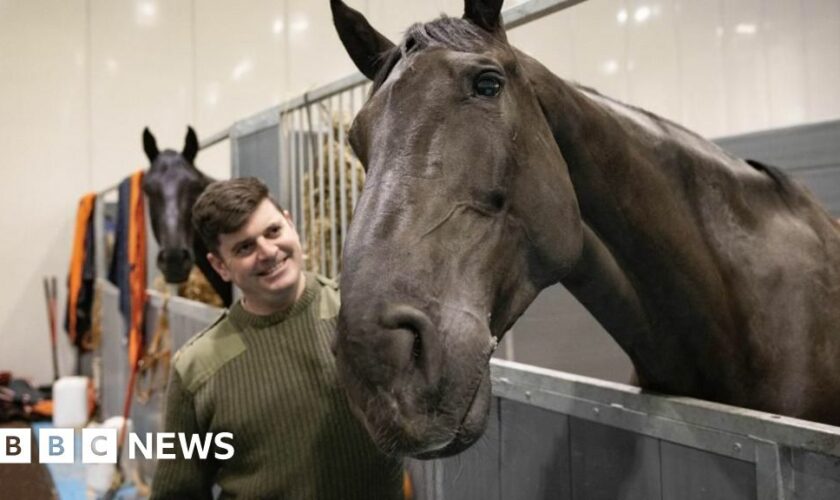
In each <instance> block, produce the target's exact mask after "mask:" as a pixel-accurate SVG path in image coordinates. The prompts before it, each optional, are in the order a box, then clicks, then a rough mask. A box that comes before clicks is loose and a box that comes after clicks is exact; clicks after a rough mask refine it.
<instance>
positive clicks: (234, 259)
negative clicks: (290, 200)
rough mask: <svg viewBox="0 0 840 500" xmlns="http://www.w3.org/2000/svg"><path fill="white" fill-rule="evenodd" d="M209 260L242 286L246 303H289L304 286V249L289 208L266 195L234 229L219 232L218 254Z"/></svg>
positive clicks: (217, 268)
mask: <svg viewBox="0 0 840 500" xmlns="http://www.w3.org/2000/svg"><path fill="white" fill-rule="evenodd" d="M209 260H210V263H211V264H212V265H213V267H214V268H215V269H216V271H217V272H218V273H219V275H220V276H221V277H222V278H223V279H224V280H225V281H232V282H233V284H234V285H236V286H238V287H239V288H240V289H241V290H242V295H243V297H244V300H245V302H246V303H247V304H249V305H251V306H259V307H261V308H266V307H268V308H276V307H278V306H279V307H287V306H289V305H291V304H292V303H294V301H295V300H297V298H298V296H299V294H300V292H302V289H303V286H302V285H303V276H302V270H303V250H302V249H301V246H300V238H299V237H298V234H297V231H296V230H295V226H294V224H293V223H292V220H291V217H290V216H289V214H288V212H285V213H283V212H280V210H278V209H277V207H275V206H274V204H273V203H272V202H271V200H268V199H265V200H263V201H262V202H260V204H259V205H257V208H256V209H255V210H254V212H253V213H252V214H251V216H250V217H249V218H248V220H247V221H246V222H245V225H244V226H242V228H241V229H239V230H238V231H236V232H235V233H226V234H220V235H219V255H218V256H217V255H214V254H212V253H211V254H209Z"/></svg>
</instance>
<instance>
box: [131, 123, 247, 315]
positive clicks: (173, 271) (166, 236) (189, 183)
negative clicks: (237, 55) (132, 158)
mask: <svg viewBox="0 0 840 500" xmlns="http://www.w3.org/2000/svg"><path fill="white" fill-rule="evenodd" d="M143 149H144V150H145V151H146V156H147V157H148V158H149V162H151V166H150V167H149V171H148V172H147V173H146V175H145V176H144V177H143V192H144V193H145V194H146V199H147V200H148V202H149V215H150V217H151V222H152V232H153V233H154V235H155V239H157V242H158V245H159V246H160V252H159V253H158V256H157V266H158V269H160V271H161V272H162V273H163V276H164V279H165V280H166V282H167V283H172V284H180V283H183V282H185V281H187V278H188V277H189V275H190V271H191V270H192V267H193V265H194V264H195V265H197V266H198V268H199V269H200V270H201V272H202V274H204V276H205V277H206V278H207V281H208V282H210V285H211V286H212V287H213V289H214V290H215V291H216V293H217V294H218V295H219V297H220V298H221V299H222V302H223V303H224V305H225V306H226V307H227V306H229V305H230V304H231V300H232V289H231V285H230V283H227V282H225V281H224V280H223V279H222V278H221V276H219V275H218V274H217V273H216V271H214V270H213V268H212V266H211V265H210V263H209V262H208V261H207V248H206V247H205V246H204V243H203V242H202V241H201V238H197V237H195V235H194V233H193V228H192V223H191V218H190V216H191V214H192V207H193V205H194V204H195V201H196V200H197V199H198V196H199V195H200V194H201V193H202V192H203V191H204V189H205V188H206V187H207V186H208V185H209V184H210V183H211V182H213V179H211V178H210V177H208V176H206V175H204V174H203V173H202V172H201V171H199V170H198V169H197V168H196V167H195V165H194V163H193V162H194V161H195V156H196V154H198V138H197V137H196V135H195V131H194V130H193V129H192V127H187V137H186V139H185V141H184V149H183V151H181V152H180V153H178V152H177V151H173V150H171V149H167V150H164V151H162V152H161V151H159V150H158V147H157V141H156V140H155V137H154V136H153V135H152V133H151V132H149V129H148V127H147V128H145V129H144V130H143Z"/></svg>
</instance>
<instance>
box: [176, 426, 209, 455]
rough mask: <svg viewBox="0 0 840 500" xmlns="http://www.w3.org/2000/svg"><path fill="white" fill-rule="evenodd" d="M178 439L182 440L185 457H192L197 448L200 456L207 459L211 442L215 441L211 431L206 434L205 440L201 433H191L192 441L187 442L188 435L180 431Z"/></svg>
mask: <svg viewBox="0 0 840 500" xmlns="http://www.w3.org/2000/svg"><path fill="white" fill-rule="evenodd" d="M178 440H179V441H180V442H181V451H182V452H184V458H187V459H191V458H192V456H193V453H195V450H196V449H197V450H198V458H200V459H202V460H207V454H208V453H209V452H210V444H211V443H212V442H213V434H212V433H209V432H208V433H207V434H205V435H204V441H203V442H202V441H201V436H200V435H199V434H191V435H190V442H189V444H187V435H186V434H185V433H183V432H180V433H178ZM202 446H203V448H202Z"/></svg>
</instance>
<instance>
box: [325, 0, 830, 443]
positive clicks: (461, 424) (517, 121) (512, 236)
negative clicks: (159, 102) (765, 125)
mask: <svg viewBox="0 0 840 500" xmlns="http://www.w3.org/2000/svg"><path fill="white" fill-rule="evenodd" d="M331 3H332V9H333V18H334V21H335V25H336V28H337V30H338V34H339V36H340V38H341V41H342V42H343V44H344V46H345V48H346V49H347V51H348V53H349V55H350V56H351V58H352V59H353V61H354V62H355V64H356V66H357V67H358V68H359V69H360V70H361V71H362V72H363V73H364V74H365V75H367V76H368V77H369V78H370V79H372V80H373V81H374V83H373V87H372V90H371V95H370V98H369V99H368V101H367V102H366V103H365V105H364V107H363V108H362V109H361V111H360V112H359V114H358V115H357V116H356V119H355V121H354V123H353V127H352V130H351V133H350V136H349V137H350V141H351V143H352V146H353V148H354V150H355V151H356V153H357V155H358V157H359V159H360V160H361V161H362V163H363V164H364V165H365V167H366V169H367V179H366V182H365V187H364V191H363V193H362V195H361V197H360V199H359V202H358V206H357V207H356V211H355V214H354V218H353V224H352V225H351V228H350V231H349V234H348V236H347V239H346V242H345V247H344V272H343V274H342V277H341V279H342V289H341V300H342V306H341V312H340V315H339V324H338V328H339V334H338V342H337V355H338V368H339V372H340V374H341V377H342V379H343V382H344V384H345V386H346V388H347V391H348V394H349V396H350V399H351V401H352V403H353V406H354V407H355V408H356V409H357V412H358V413H359V414H360V415H361V416H362V417H363V420H364V422H365V424H366V426H367V428H368V430H369V431H370V433H371V435H372V436H373V437H374V439H375V440H376V442H377V443H378V444H379V445H380V447H382V448H383V449H384V450H386V451H388V452H391V453H397V454H412V455H416V456H420V457H426V458H428V457H434V456H439V455H448V454H452V453H456V452H458V451H460V450H463V449H464V448H466V447H467V446H469V445H470V444H472V443H473V442H474V441H475V440H476V439H477V438H478V436H480V435H481V433H482V432H483V430H484V427H485V425H486V419H487V413H488V408H489V402H490V376H489V369H488V365H489V358H490V355H491V353H492V351H493V349H494V348H495V345H496V343H497V341H498V339H499V338H500V337H501V336H502V335H503V334H504V332H505V331H507V330H508V329H509V328H510V327H511V325H513V323H514V322H515V321H516V319H517V318H518V317H519V316H520V315H521V314H522V313H523V311H524V310H525V309H526V308H527V307H528V305H529V304H530V303H531V301H532V300H533V299H534V298H535V297H536V295H537V294H538V293H539V291H540V290H542V289H543V288H545V287H547V286H549V285H551V284H553V283H557V282H561V283H563V285H565V286H566V288H568V289H569V290H570V291H571V292H572V293H573V294H574V295H575V296H576V297H577V298H578V299H579V300H580V302H581V303H582V304H583V305H584V306H586V307H587V308H588V309H589V311H590V312H591V313H592V314H593V316H594V317H595V318H596V319H597V320H598V321H599V322H600V323H601V324H602V325H603V326H604V327H605V329H606V330H607V331H608V332H609V333H610V334H611V335H612V336H613V338H615V340H616V341H617V342H618V344H619V345H620V346H621V347H622V349H624V351H625V352H627V354H628V355H629V357H630V359H631V360H632V362H633V365H634V367H635V369H636V372H637V376H638V380H639V383H640V385H641V386H642V387H644V388H646V389H651V390H656V391H659V392H664V393H669V394H681V395H688V396H693V397H698V398H704V399H709V400H713V401H719V402H723V403H728V404H733V405H738V406H743V407H747V408H754V409H758V410H765V411H769V412H775V413H782V414H786V415H791V416H796V417H801V418H807V419H812V420H817V421H822V422H827V423H832V424H835V425H838V424H840V231H838V226H837V224H836V223H835V222H834V221H833V220H832V219H831V217H830V216H829V214H828V213H827V212H826V211H825V210H824V209H823V208H822V207H820V206H819V205H818V203H817V202H815V201H814V199H813V197H812V196H811V195H810V194H809V193H808V192H806V191H805V190H804V189H802V188H801V187H799V186H798V185H796V184H794V183H793V182H791V181H790V180H789V179H788V178H787V177H786V176H785V175H784V174H782V173H780V172H779V171H777V170H775V169H773V168H770V167H765V166H763V165H760V164H752V165H751V164H748V163H747V162H744V161H742V160H739V159H736V158H733V157H732V156H730V155H728V154H727V153H725V152H724V151H722V150H721V149H720V148H718V147H716V146H715V145H714V144H712V143H710V142H708V141H706V140H704V139H703V138H701V137H699V136H698V135H697V134H694V133H692V132H690V131H688V130H686V129H684V128H683V127H680V126H678V125H676V124H674V123H672V122H669V121H668V120H665V119H663V118H660V117H658V116H655V115H653V114H651V113H649V112H646V111H643V110H640V109H637V108H634V107H632V106H627V105H625V104H621V103H619V102H616V101H615V100H612V99H610V98H607V97H605V96H602V95H600V94H598V93H597V92H595V91H593V90H591V89H587V88H585V87H581V86H579V85H575V84H572V83H569V82H567V81H564V80H562V79H561V78H558V77H557V76H555V75H553V74H552V73H551V72H550V71H549V70H548V69H546V68H545V67H544V66H543V65H542V64H540V63H539V62H538V61H536V60H534V59H533V58H531V57H528V56H527V55H525V54H523V53H522V52H520V51H518V50H516V49H515V48H513V47H511V46H510V45H509V44H508V42H507V37H506V35H505V31H504V29H503V27H502V25H501V20H500V11H501V5H502V1H501V0H466V2H465V13H464V17H463V18H462V19H456V18H447V17H443V18H441V19H438V20H435V21H432V22H429V23H425V24H416V25H414V26H412V27H411V28H409V29H408V31H407V32H406V34H405V36H404V38H403V40H402V42H401V43H400V44H399V45H397V46H395V45H394V44H392V43H391V42H390V41H388V40H387V39H386V38H385V37H383V36H382V35H381V34H379V33H378V32H377V31H376V30H375V29H373V28H372V27H371V26H370V25H369V24H368V23H367V21H366V20H365V19H364V17H363V16H362V15H361V14H359V13H358V12H356V11H354V10H352V9H350V8H348V7H347V6H345V5H344V4H343V3H342V2H341V1H340V0H332V2H331ZM582 341H583V339H582Z"/></svg>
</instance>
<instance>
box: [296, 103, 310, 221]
mask: <svg viewBox="0 0 840 500" xmlns="http://www.w3.org/2000/svg"><path fill="white" fill-rule="evenodd" d="M298 116H299V117H300V132H301V133H302V134H303V140H302V141H301V144H303V147H302V148H303V153H302V154H301V159H303V158H306V160H307V161H301V162H298V164H299V170H298V171H299V172H300V174H299V175H300V176H299V177H298V184H297V188H298V192H299V193H300V194H299V196H298V200H299V201H298V206H297V212H296V213H297V219H298V221H300V222H299V224H300V225H299V226H298V227H300V228H301V231H303V232H306V226H307V225H306V213H305V210H306V203H305V201H304V200H305V196H306V188H305V184H306V172H307V171H309V172H312V158H311V157H312V155H311V154H310V153H309V149H307V147H306V146H307V144H306V142H307V138H308V136H309V134H307V133H306V130H307V128H308V127H307V124H306V123H304V118H303V114H302V113H298ZM310 224H312V221H310Z"/></svg>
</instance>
